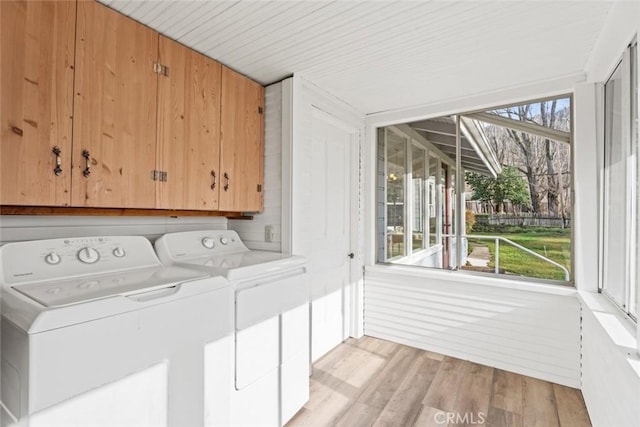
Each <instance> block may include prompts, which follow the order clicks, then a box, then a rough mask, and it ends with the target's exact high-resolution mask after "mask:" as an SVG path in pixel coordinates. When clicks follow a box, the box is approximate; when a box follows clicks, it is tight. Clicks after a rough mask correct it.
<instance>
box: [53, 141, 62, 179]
mask: <svg viewBox="0 0 640 427" xmlns="http://www.w3.org/2000/svg"><path fill="white" fill-rule="evenodd" d="M52 152H53V155H54V156H56V167H55V168H53V173H54V174H56V176H60V174H62V158H61V157H60V154H61V153H62V151H61V150H60V147H58V146H57V145H56V146H55V147H53V150H52Z"/></svg>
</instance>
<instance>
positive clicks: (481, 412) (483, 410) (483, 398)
mask: <svg viewBox="0 0 640 427" xmlns="http://www.w3.org/2000/svg"><path fill="white" fill-rule="evenodd" d="M493 371H494V369H493V368H491V367H489V366H484V365H479V364H477V363H473V362H469V366H468V368H467V371H466V373H465V375H464V376H463V377H462V381H461V383H460V390H459V391H458V399H457V400H456V403H455V409H456V412H458V413H460V414H462V417H461V419H459V420H457V421H456V422H455V423H454V425H459V426H467V425H477V424H478V421H480V420H481V419H482V420H483V419H484V418H485V417H486V415H487V413H488V412H489V402H490V400H491V390H492V388H493Z"/></svg>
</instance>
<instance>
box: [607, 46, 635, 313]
mask: <svg viewBox="0 0 640 427" xmlns="http://www.w3.org/2000/svg"><path fill="white" fill-rule="evenodd" d="M637 61H638V57H637V39H634V40H633V41H632V42H631V43H630V44H629V45H628V46H627V48H626V49H625V51H624V53H623V55H622V58H621V59H620V60H619V61H618V62H617V63H616V65H615V67H614V68H613V70H612V71H611V73H610V75H609V76H608V78H607V80H606V81H605V82H604V85H603V91H604V96H603V102H602V108H603V113H604V126H603V133H602V138H603V148H602V152H601V155H602V156H603V162H602V173H603V181H602V185H603V188H602V189H601V190H600V196H601V197H600V200H601V206H600V211H601V212H602V214H601V218H600V228H601V233H600V235H601V242H600V247H599V251H600V257H599V258H600V260H601V269H600V274H599V282H598V291H599V292H600V293H602V294H603V295H605V296H606V297H607V298H609V299H610V300H611V301H612V302H613V303H614V304H615V305H616V306H617V307H618V308H619V309H620V310H622V311H623V312H624V313H625V314H626V315H627V316H629V317H630V318H631V319H633V320H634V321H637V320H638V296H639V295H638V294H640V282H639V281H638V280H639V277H638V271H637V269H638V262H640V247H639V246H640V234H639V233H640V227H639V226H638V221H639V220H640V217H639V216H638V212H640V198H639V197H638V194H639V191H638V186H639V185H640V164H639V159H638V155H639V149H640V147H639V141H638V88H637V79H638V63H637ZM618 70H620V71H621V85H622V86H621V89H620V92H621V102H622V111H621V120H620V127H621V138H620V139H621V141H620V144H621V145H622V146H621V147H619V148H621V150H622V158H623V163H624V166H625V173H624V176H625V183H624V185H625V189H624V194H625V201H626V203H625V206H624V216H625V217H624V222H623V223H624V226H625V229H624V230H623V235H624V236H625V240H624V242H623V246H624V251H625V252H624V269H623V270H624V272H623V274H624V276H623V279H622V281H623V283H622V289H621V292H620V296H619V297H618V296H617V295H614V293H613V292H611V291H609V290H608V288H609V287H608V286H607V281H608V277H607V269H608V265H609V263H608V260H609V257H608V252H609V244H610V243H609V239H608V237H609V220H610V217H609V216H608V210H607V209H606V207H607V206H608V205H609V197H610V192H609V188H610V185H611V184H610V171H609V170H608V164H607V156H608V153H609V151H608V148H609V146H608V141H607V137H608V129H607V120H608V117H609V114H608V113H609V111H610V109H611V108H614V107H613V103H612V105H609V102H608V100H607V84H609V83H610V82H611V81H612V79H613V77H614V76H615V75H616V73H617V72H618ZM634 92H635V93H634ZM614 142H615V141H614ZM609 289H611V288H609Z"/></svg>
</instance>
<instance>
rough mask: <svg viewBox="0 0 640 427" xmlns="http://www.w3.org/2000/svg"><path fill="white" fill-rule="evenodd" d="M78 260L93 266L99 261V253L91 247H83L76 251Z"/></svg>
mask: <svg viewBox="0 0 640 427" xmlns="http://www.w3.org/2000/svg"><path fill="white" fill-rule="evenodd" d="M78 259H79V260H80V261H81V262H84V263H85V264H94V263H96V262H98V260H99V259H100V253H98V251H96V250H95V249H93V248H92V247H89V246H85V247H84V248H82V249H80V250H79V251H78Z"/></svg>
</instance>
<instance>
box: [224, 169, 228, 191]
mask: <svg viewBox="0 0 640 427" xmlns="http://www.w3.org/2000/svg"><path fill="white" fill-rule="evenodd" d="M223 176H224V187H223V188H224V191H227V190H229V175H228V174H227V173H226V172H225V173H224V175H223Z"/></svg>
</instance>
